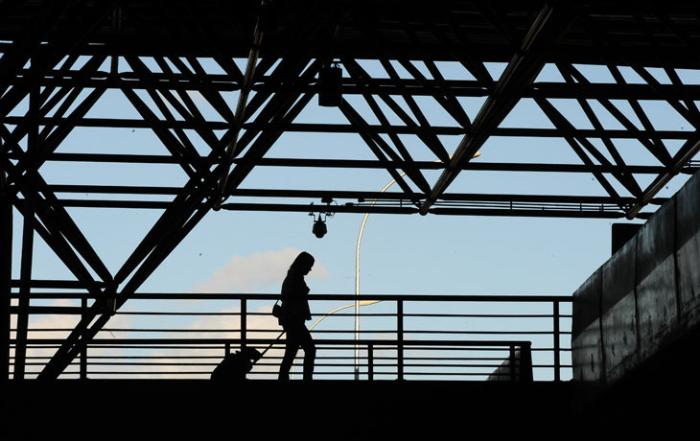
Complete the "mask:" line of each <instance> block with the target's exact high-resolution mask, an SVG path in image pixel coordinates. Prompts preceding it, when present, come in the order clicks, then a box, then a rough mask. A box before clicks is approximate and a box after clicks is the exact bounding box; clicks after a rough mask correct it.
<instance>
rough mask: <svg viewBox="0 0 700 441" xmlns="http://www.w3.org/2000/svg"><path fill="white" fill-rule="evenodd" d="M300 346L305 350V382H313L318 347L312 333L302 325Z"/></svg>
mask: <svg viewBox="0 0 700 441" xmlns="http://www.w3.org/2000/svg"><path fill="white" fill-rule="evenodd" d="M299 345H301V348H302V349H303V350H304V380H312V379H313V375H314V360H315V359H316V345H315V344H314V340H313V338H311V333H310V332H309V330H308V329H306V325H304V324H302V325H301V329H300V330H299Z"/></svg>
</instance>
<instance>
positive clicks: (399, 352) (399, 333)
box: [396, 300, 403, 380]
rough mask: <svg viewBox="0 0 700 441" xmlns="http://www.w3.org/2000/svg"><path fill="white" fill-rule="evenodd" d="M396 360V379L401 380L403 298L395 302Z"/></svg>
mask: <svg viewBox="0 0 700 441" xmlns="http://www.w3.org/2000/svg"><path fill="white" fill-rule="evenodd" d="M396 362H397V376H398V378H397V379H398V380H403V300H397V302H396Z"/></svg>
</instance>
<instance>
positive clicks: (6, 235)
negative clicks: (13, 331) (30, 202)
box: [0, 143, 12, 385]
mask: <svg viewBox="0 0 700 441" xmlns="http://www.w3.org/2000/svg"><path fill="white" fill-rule="evenodd" d="M0 148H2V143H0ZM5 190H6V189H5V172H3V171H0V296H2V297H1V298H2V301H0V327H1V328H2V329H1V330H0V334H2V337H1V338H0V352H2V356H0V382H2V384H3V385H4V384H5V383H6V382H7V381H8V380H9V378H10V305H11V303H10V302H11V300H10V287H11V282H12V204H11V203H10V200H9V198H8V197H7V194H6V193H5Z"/></svg>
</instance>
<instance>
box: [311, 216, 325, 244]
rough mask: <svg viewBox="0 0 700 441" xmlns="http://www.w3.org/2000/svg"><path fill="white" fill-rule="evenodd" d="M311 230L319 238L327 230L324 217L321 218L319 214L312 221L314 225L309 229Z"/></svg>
mask: <svg viewBox="0 0 700 441" xmlns="http://www.w3.org/2000/svg"><path fill="white" fill-rule="evenodd" d="M311 232H312V233H314V236H316V237H318V238H319V239H320V238H322V237H323V236H325V235H326V233H327V232H328V227H326V221H325V220H324V219H321V215H320V214H319V215H318V217H317V218H316V220H315V221H314V227H313V228H312V229H311Z"/></svg>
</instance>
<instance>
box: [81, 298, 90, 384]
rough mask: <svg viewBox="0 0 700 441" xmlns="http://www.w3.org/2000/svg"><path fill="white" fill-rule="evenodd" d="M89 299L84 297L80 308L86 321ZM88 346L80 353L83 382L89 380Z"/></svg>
mask: <svg viewBox="0 0 700 441" xmlns="http://www.w3.org/2000/svg"><path fill="white" fill-rule="evenodd" d="M87 301H88V299H87V297H83V298H82V299H80V308H81V311H82V318H83V319H85V317H86V316H87V310H88V304H87ZM87 351H88V348H87V345H85V347H84V348H83V350H82V351H80V379H81V380H87Z"/></svg>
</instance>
